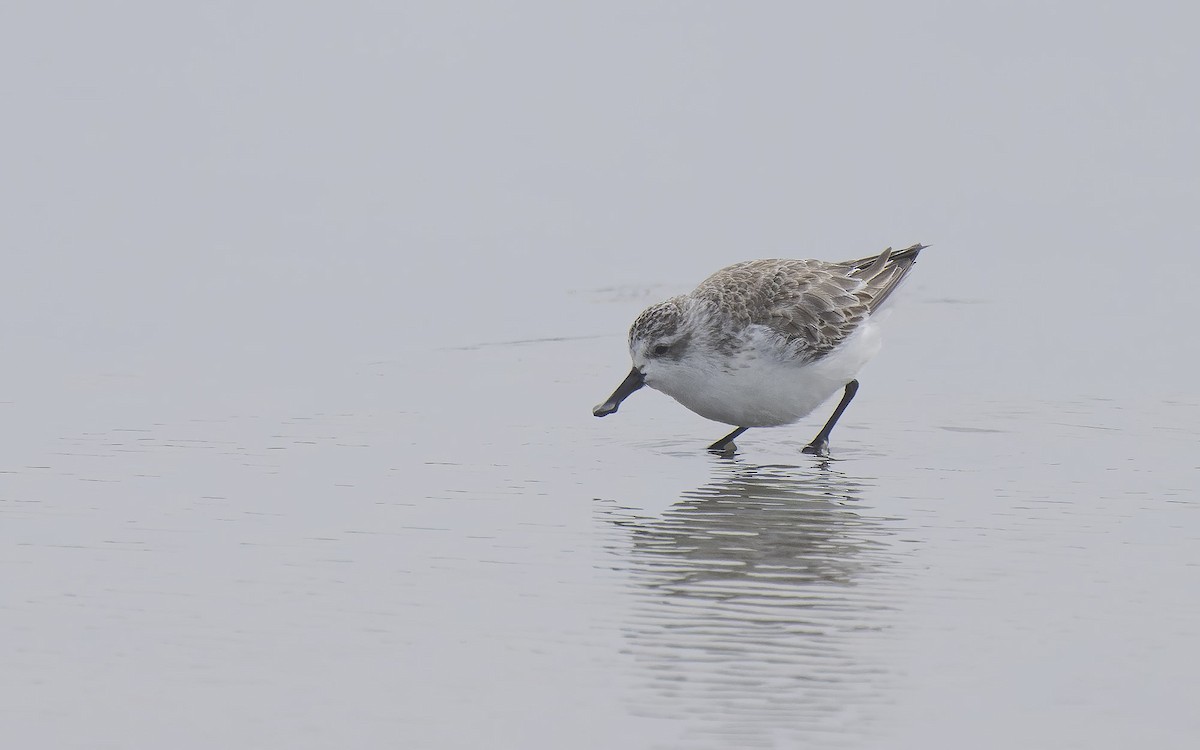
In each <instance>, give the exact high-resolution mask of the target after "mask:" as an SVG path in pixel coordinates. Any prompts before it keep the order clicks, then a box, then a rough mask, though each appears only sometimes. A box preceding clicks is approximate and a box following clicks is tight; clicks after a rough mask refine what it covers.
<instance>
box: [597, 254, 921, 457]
mask: <svg viewBox="0 0 1200 750" xmlns="http://www.w3.org/2000/svg"><path fill="white" fill-rule="evenodd" d="M926 247H928V245H921V244H916V245H913V246H912V247H907V248H905V249H903V250H897V251H893V250H892V249H891V248H888V249H887V250H884V251H883V252H882V253H880V254H879V255H872V256H870V257H867V258H862V259H860V260H849V261H843V262H840V263H834V262H826V261H820V260H751V261H746V262H744V263H737V264H734V265H732V266H729V267H728V268H723V269H721V270H720V271H717V272H716V273H714V274H713V275H712V276H709V277H708V278H707V279H705V280H704V281H703V282H701V284H700V286H698V287H696V288H695V289H694V290H693V291H692V292H690V293H689V294H681V295H679V296H677V297H672V298H670V299H668V300H665V301H663V302H659V303H658V304H657V305H653V306H651V307H649V308H647V309H646V310H645V311H644V312H642V314H641V315H639V316H638V317H637V320H635V321H634V322H633V326H632V327H631V328H630V329H629V354H630V356H631V357H632V359H633V369H631V370H630V371H629V375H628V376H626V378H625V380H624V381H623V382H622V383H621V384H620V385H619V386H617V390H615V391H613V394H612V395H611V396H609V397H608V400H607V401H605V402H604V403H603V404H600V405H599V406H597V407H596V408H594V409H593V410H592V414H594V415H595V416H597V417H605V416H608V415H609V414H612V413H614V412H616V411H617V408H618V407H619V406H620V405H621V402H623V401H624V400H625V399H626V398H628V397H629V395H630V394H631V393H633V392H634V391H636V390H638V389H639V388H641V387H642V386H650V387H651V388H653V389H655V390H657V391H662V392H663V393H665V394H667V395H668V396H670V397H671V398H673V399H675V400H676V401H678V402H679V403H681V404H683V405H684V406H686V407H687V408H689V409H691V410H692V411H694V412H695V413H697V414H699V415H700V416H702V417H705V418H707V419H711V420H714V421H717V422H724V423H725V424H729V425H733V426H734V427H736V428H737V429H735V430H734V431H733V432H731V433H729V434H728V435H726V436H725V437H723V438H721V439H720V440H718V441H717V442H715V443H713V444H712V445H710V446H709V450H711V451H715V452H718V453H726V452H731V451H733V450H735V449H736V446H735V445H734V442H733V441H734V438H736V437H738V436H739V435H741V434H742V433H743V432H745V431H746V430H748V429H750V428H751V427H778V426H780V425H786V424H791V423H793V422H795V421H796V420H798V419H800V418H802V417H805V416H807V415H808V414H810V413H811V412H812V411H813V410H814V409H816V408H817V407H818V406H820V405H821V404H822V403H823V402H824V401H825V400H826V399H828V398H829V397H830V396H832V395H833V394H834V393H836V392H837V391H838V389H843V395H842V400H841V401H840V402H839V403H838V405H837V407H836V408H835V409H834V410H833V415H832V416H831V417H830V418H829V421H828V422H826V423H825V426H824V427H822V428H821V431H820V432H819V433H818V434H817V436H816V437H815V438H813V440H812V442H810V443H809V444H808V445H807V446H805V447H804V452H805V453H812V454H817V455H826V454H828V452H829V435H830V433H831V432H832V431H833V427H834V425H835V424H837V421H838V418H839V417H841V416H842V412H844V411H845V410H846V407H847V406H848V405H849V404H850V401H851V399H853V398H854V394H855V393H857V392H858V381H857V380H855V379H854V377H855V375H857V374H858V371H859V370H860V369H861V368H862V366H863V365H865V364H866V363H867V361H868V360H870V359H871V357H873V356H874V355H875V353H876V352H877V351H878V350H879V345H880V339H879V325H878V324H879V321H880V312H881V311H882V309H883V305H884V303H885V302H887V300H888V298H889V297H890V296H891V294H892V292H894V291H896V288H897V287H898V286H899V285H900V283H901V282H902V281H904V279H905V278H906V277H907V276H908V274H909V272H910V271H911V270H912V268H913V264H914V263H915V262H916V260H917V255H918V254H920V252H921V251H922V250H924V249H925V248H926Z"/></svg>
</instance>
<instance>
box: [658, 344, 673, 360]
mask: <svg viewBox="0 0 1200 750" xmlns="http://www.w3.org/2000/svg"><path fill="white" fill-rule="evenodd" d="M669 351H671V345H670V344H659V345H657V346H655V347H654V356H656V357H661V356H662V355H664V354H666V353H667V352H669Z"/></svg>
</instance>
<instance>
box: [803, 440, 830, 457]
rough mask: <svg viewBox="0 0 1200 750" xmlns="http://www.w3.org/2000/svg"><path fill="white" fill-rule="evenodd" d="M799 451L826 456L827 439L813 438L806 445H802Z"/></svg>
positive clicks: (827, 452)
mask: <svg viewBox="0 0 1200 750" xmlns="http://www.w3.org/2000/svg"><path fill="white" fill-rule="evenodd" d="M801 453H807V454H809V455H810V456H828V455H829V441H828V440H814V441H812V442H811V443H809V444H808V445H806V446H804V448H803V449H802V450H801Z"/></svg>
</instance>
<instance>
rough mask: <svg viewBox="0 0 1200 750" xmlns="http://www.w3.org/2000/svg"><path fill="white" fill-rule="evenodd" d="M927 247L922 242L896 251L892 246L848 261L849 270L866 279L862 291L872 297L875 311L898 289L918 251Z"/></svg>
mask: <svg viewBox="0 0 1200 750" xmlns="http://www.w3.org/2000/svg"><path fill="white" fill-rule="evenodd" d="M927 247H929V245H922V244H921V243H919V242H918V243H917V244H915V245H913V246H911V247H906V248H904V249H903V250H896V251H893V250H892V249H891V248H890V247H889V248H887V249H886V250H884V251H883V252H882V253H880V254H879V255H872V256H869V257H866V258H861V259H859V260H854V261H850V262H849V263H846V267H847V270H848V271H849V274H850V275H851V276H853V277H855V278H858V279H862V280H863V281H864V282H865V283H866V286H865V288H864V289H863V291H864V292H866V294H867V295H868V297H869V301H868V302H867V309H868V310H870V311H871V312H875V311H876V310H877V309H879V307H880V306H881V305H882V304H883V303H884V302H885V301H886V300H887V298H888V297H890V296H891V295H892V292H894V291H896V288H897V287H899V286H900V282H902V281H904V278H905V277H906V276H908V272H909V271H911V270H912V267H913V264H914V263H916V262H917V255H919V254H920V252H921V251H922V250H924V249H925V248H927Z"/></svg>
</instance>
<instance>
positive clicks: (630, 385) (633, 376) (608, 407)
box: [592, 367, 646, 417]
mask: <svg viewBox="0 0 1200 750" xmlns="http://www.w3.org/2000/svg"><path fill="white" fill-rule="evenodd" d="M645 384H646V376H645V375H643V374H642V373H641V371H640V370H638V368H636V367H635V368H633V369H632V370H630V371H629V374H628V375H626V376H625V379H624V380H622V381H621V384H620V385H619V386H617V390H615V391H613V394H612V395H611V396H609V397H608V400H607V401H605V402H604V403H603V404H600V405H599V406H597V407H596V408H594V409H592V414H593V415H595V416H597V417H607V416H608V415H609V414H612V413H613V412H615V411H616V410H617V407H618V406H620V405H621V402H622V401H624V400H625V399H627V398H629V394H631V393H633V392H634V391H636V390H637V389H638V388H641V387H642V386H643V385H645Z"/></svg>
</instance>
